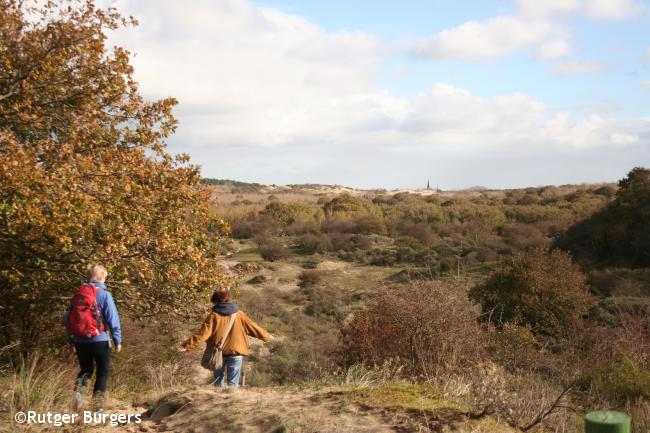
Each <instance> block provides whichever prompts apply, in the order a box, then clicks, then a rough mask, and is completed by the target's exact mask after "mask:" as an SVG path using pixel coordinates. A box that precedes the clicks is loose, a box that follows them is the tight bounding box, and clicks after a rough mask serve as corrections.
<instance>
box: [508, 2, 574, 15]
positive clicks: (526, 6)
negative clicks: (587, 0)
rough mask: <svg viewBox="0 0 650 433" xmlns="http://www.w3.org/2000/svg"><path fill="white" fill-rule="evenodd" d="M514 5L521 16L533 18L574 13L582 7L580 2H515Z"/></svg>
mask: <svg viewBox="0 0 650 433" xmlns="http://www.w3.org/2000/svg"><path fill="white" fill-rule="evenodd" d="M514 3H515V5H517V6H518V7H519V11H520V14H521V15H523V16H527V17H533V18H543V17H548V16H550V15H556V14H569V13H573V12H577V11H578V10H579V9H580V6H581V5H580V0H544V1H540V0H514Z"/></svg>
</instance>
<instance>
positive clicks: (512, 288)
mask: <svg viewBox="0 0 650 433" xmlns="http://www.w3.org/2000/svg"><path fill="white" fill-rule="evenodd" d="M470 297H471V298H472V299H474V300H476V301H477V302H479V303H480V304H481V305H482V307H483V312H484V313H485V314H486V315H487V316H489V317H490V319H491V320H492V321H493V322H494V323H496V324H497V325H501V324H502V323H519V324H522V325H528V326H530V327H531V329H532V330H533V332H535V333H536V334H546V335H561V334H566V332H567V331H570V330H574V329H576V328H578V327H579V325H580V324H581V322H582V318H583V316H584V315H585V314H586V313H587V312H588V310H589V308H591V307H592V306H593V305H594V299H593V297H592V296H591V295H590V294H589V292H588V291H587V287H586V278H585V275H584V274H583V273H582V272H581V271H580V268H579V267H578V266H577V265H576V264H574V263H573V261H572V260H571V256H570V255H569V254H567V253H565V252H561V251H558V250H554V251H551V252H548V251H546V250H540V249H537V250H532V251H529V252H525V253H519V254H517V255H516V256H514V257H513V258H511V259H510V260H508V261H507V262H505V263H503V264H502V265H501V266H500V267H499V268H498V269H497V270H496V271H495V272H494V273H493V274H492V275H491V276H490V277H489V278H488V280H487V281H486V282H485V283H483V284H481V285H478V286H476V287H474V288H473V289H472V290H471V292H470Z"/></svg>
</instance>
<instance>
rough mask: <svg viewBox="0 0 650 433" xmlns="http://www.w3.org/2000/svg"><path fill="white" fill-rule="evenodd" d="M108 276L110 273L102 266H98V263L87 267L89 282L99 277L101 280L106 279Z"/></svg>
mask: <svg viewBox="0 0 650 433" xmlns="http://www.w3.org/2000/svg"><path fill="white" fill-rule="evenodd" d="M106 275H108V271H107V270H106V268H105V267H103V266H102V265H98V264H97V263H91V264H89V265H88V266H86V276H87V277H88V279H89V280H92V279H93V278H95V277H99V278H101V277H105V276H106Z"/></svg>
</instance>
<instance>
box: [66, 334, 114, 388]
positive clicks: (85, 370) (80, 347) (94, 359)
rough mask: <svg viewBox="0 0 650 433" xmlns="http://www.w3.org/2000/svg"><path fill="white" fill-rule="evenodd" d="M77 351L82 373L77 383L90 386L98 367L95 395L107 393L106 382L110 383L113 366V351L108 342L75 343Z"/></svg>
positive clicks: (80, 372)
mask: <svg viewBox="0 0 650 433" xmlns="http://www.w3.org/2000/svg"><path fill="white" fill-rule="evenodd" d="M74 346H75V348H76V349H77V359H79V366H80V367H81V371H79V375H78V376H77V381H78V382H81V384H82V385H83V386H87V385H88V381H89V380H90V378H91V377H92V375H93V372H94V370H95V366H97V378H96V379H95V386H94V387H93V394H96V393H97V392H104V391H106V382H107V381H108V369H109V367H110V366H111V353H112V349H111V346H110V344H109V343H108V341H98V342H96V343H75V345H74Z"/></svg>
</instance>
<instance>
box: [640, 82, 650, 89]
mask: <svg viewBox="0 0 650 433" xmlns="http://www.w3.org/2000/svg"><path fill="white" fill-rule="evenodd" d="M641 87H642V88H643V89H645V90H650V80H641Z"/></svg>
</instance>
